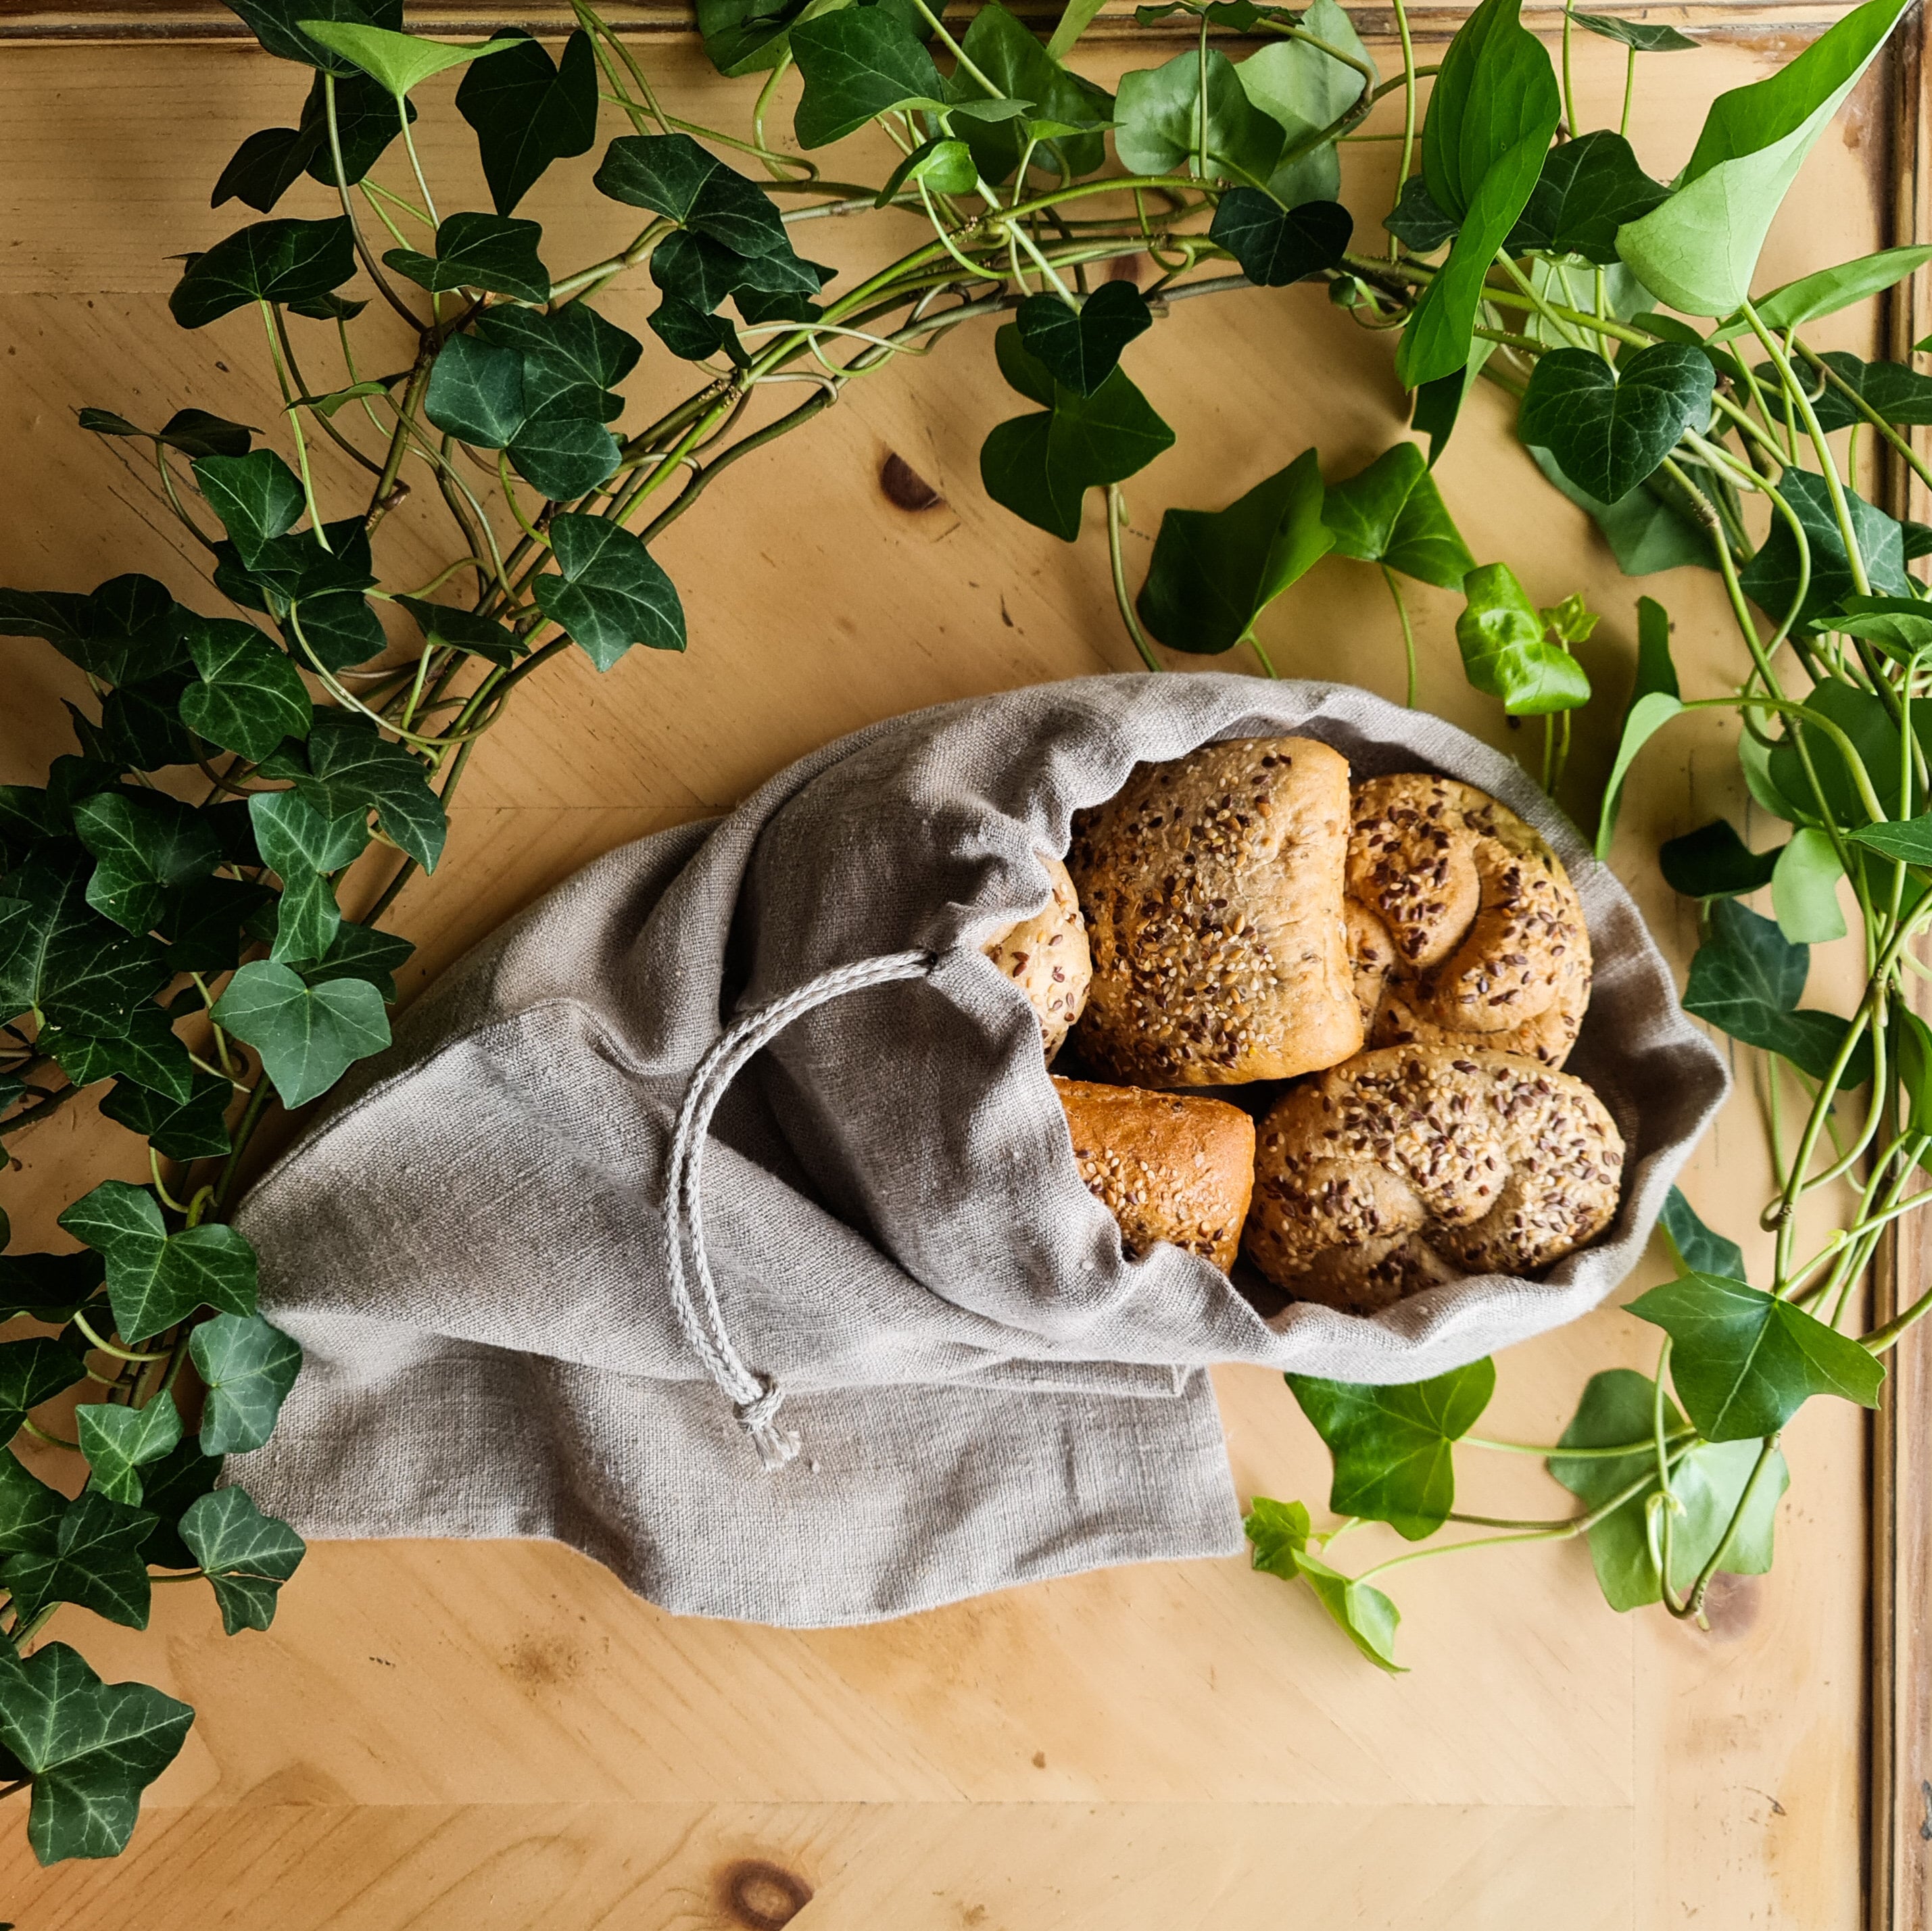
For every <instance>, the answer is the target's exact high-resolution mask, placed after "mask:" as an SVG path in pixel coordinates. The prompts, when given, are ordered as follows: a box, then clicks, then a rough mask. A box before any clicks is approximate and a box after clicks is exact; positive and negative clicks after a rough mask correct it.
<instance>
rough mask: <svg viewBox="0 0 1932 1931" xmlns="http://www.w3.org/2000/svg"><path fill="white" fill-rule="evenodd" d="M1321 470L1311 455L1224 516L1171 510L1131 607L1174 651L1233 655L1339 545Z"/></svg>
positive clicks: (1215, 512)
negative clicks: (1327, 518)
mask: <svg viewBox="0 0 1932 1931" xmlns="http://www.w3.org/2000/svg"><path fill="white" fill-rule="evenodd" d="M1334 540H1335V539H1334V535H1333V533H1332V532H1331V531H1330V530H1329V529H1327V528H1326V526H1325V525H1324V523H1323V522H1322V472H1321V470H1320V469H1319V467H1318V466H1317V459H1316V453H1315V451H1313V449H1305V450H1304V451H1302V453H1301V454H1300V455H1299V456H1298V457H1296V458H1295V460H1294V461H1293V462H1292V463H1289V466H1287V468H1286V469H1280V470H1277V472H1275V474H1274V475H1272V476H1270V477H1268V478H1266V479H1265V481H1262V482H1259V483H1257V484H1256V485H1255V487H1253V489H1252V490H1249V491H1248V493H1247V495H1245V496H1242V497H1241V498H1239V499H1238V500H1236V501H1235V502H1232V503H1230V504H1229V505H1228V507H1227V508H1226V509H1224V510H1186V509H1172V510H1169V511H1168V512H1167V514H1166V515H1165V516H1163V517H1162V518H1161V523H1160V535H1159V536H1158V537H1157V538H1155V540H1154V560H1153V562H1151V564H1150V565H1149V566H1148V575H1147V581H1146V582H1145V583H1144V584H1143V585H1142V586H1141V592H1140V595H1139V598H1138V599H1137V600H1136V605H1135V607H1136V609H1137V610H1139V613H1140V616H1141V621H1142V622H1143V623H1145V625H1147V627H1148V629H1149V631H1151V632H1152V633H1153V634H1154V636H1155V637H1158V638H1159V639H1160V641H1161V642H1162V643H1164V644H1166V645H1167V646H1168V647H1169V649H1173V650H1185V651H1190V652H1196V653H1205V654H1209V655H1212V654H1214V653H1217V652H1221V651H1224V650H1232V649H1233V648H1234V647H1235V645H1236V644H1238V643H1240V642H1241V640H1242V639H1243V638H1244V637H1246V636H1247V634H1248V633H1249V632H1250V631H1251V630H1253V628H1254V625H1255V620H1256V618H1258V617H1259V616H1260V615H1261V613H1262V611H1263V610H1265V609H1266V608H1267V607H1268V605H1269V604H1271V603H1273V602H1274V600H1275V598H1277V597H1278V596H1280V595H1281V593H1282V592H1283V591H1284V590H1286V589H1287V588H1288V586H1289V585H1290V584H1291V583H1294V582H1295V580H1296V579H1297V578H1298V577H1301V576H1303V575H1304V574H1306V572H1307V571H1308V570H1309V569H1310V568H1312V567H1313V565H1314V564H1315V563H1316V562H1318V561H1319V559H1321V558H1322V556H1325V554H1326V553H1327V552H1328V550H1329V549H1330V548H1331V547H1332V546H1333V544H1334Z"/></svg>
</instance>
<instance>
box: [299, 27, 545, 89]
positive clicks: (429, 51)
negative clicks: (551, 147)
mask: <svg viewBox="0 0 1932 1931" xmlns="http://www.w3.org/2000/svg"><path fill="white" fill-rule="evenodd" d="M302 31H303V32H304V33H305V34H307V35H308V37H309V38H310V39H311V40H314V41H317V42H318V43H320V44H321V45H322V46H325V47H327V48H328V49H329V51H330V52H332V53H338V54H340V55H341V56H342V57H343V58H344V60H346V61H349V62H350V63H351V64H353V65H354V66H356V67H360V68H361V69H362V71H363V72H364V73H366V74H368V76H369V77H370V78H371V79H372V80H374V81H375V82H377V85H379V86H381V87H383V88H386V89H387V90H388V91H389V92H390V93H391V94H394V95H395V97H396V98H397V99H398V100H401V98H402V97H403V96H404V94H407V93H408V92H409V91H410V89H411V88H415V87H419V86H420V85H422V82H425V80H428V79H429V78H430V76H431V75H432V74H438V73H444V72H446V71H447V70H449V68H451V67H461V66H463V64H465V63H466V61H472V60H481V58H483V57H484V55H486V54H494V53H502V52H506V51H508V49H510V48H511V47H513V46H515V45H516V43H515V41H514V40H482V41H478V42H477V43H475V44H474V45H472V46H457V45H455V43H452V42H451V41H449V40H428V39H425V38H424V37H422V35H421V34H399V33H395V32H392V31H391V30H390V29H389V28H386V27H374V26H365V25H362V24H360V23H359V22H355V21H348V20H340V19H338V20H304V21H303V22H302Z"/></svg>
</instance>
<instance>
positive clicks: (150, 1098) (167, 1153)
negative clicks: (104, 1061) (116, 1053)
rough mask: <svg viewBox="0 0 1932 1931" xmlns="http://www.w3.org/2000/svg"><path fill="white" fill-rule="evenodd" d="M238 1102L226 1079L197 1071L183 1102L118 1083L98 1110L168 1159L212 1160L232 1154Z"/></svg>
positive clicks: (136, 1086) (141, 1087)
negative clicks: (232, 1120)
mask: <svg viewBox="0 0 1932 1931" xmlns="http://www.w3.org/2000/svg"><path fill="white" fill-rule="evenodd" d="M234 1098H235V1089H234V1088H233V1087H232V1086H231V1085H230V1084H229V1082H228V1081H226V1080H225V1079H219V1078H216V1076H215V1075H214V1074H212V1073H204V1072H196V1074H195V1075H194V1079H193V1084H192V1085H191V1087H190V1089H189V1091H188V1095H187V1098H186V1099H184V1100H181V1101H179V1102H176V1101H175V1100H172V1099H169V1098H168V1097H167V1096H166V1094H165V1093H156V1092H154V1090H152V1089H151V1087H145V1086H142V1085H140V1084H138V1083H137V1082H136V1081H133V1080H127V1079H123V1080H118V1081H115V1084H114V1087H113V1090H112V1091H111V1092H110V1093H109V1094H108V1095H107V1098H106V1099H104V1100H102V1102H101V1111H102V1112H103V1113H104V1114H106V1115H107V1117H108V1118H109V1119H110V1120H116V1121H118V1122H119V1123H120V1124H121V1126H124V1127H126V1128H127V1129H128V1131H129V1132H132V1133H138V1134H139V1135H140V1136H141V1137H142V1139H144V1140H146V1141H151V1143H152V1144H153V1146H154V1151H155V1152H156V1153H159V1154H160V1156H161V1157H162V1158H163V1159H168V1160H180V1161H183V1162H186V1161H189V1160H214V1159H220V1158H221V1157H222V1156H223V1155H224V1154H225V1153H228V1152H229V1150H230V1147H231V1145H232V1142H231V1141H229V1137H228V1109H229V1105H231V1104H232V1103H233V1100H234Z"/></svg>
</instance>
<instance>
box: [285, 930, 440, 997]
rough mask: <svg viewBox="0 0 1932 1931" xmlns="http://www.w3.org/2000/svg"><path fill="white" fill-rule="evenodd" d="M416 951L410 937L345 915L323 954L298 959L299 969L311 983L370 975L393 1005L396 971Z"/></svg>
mask: <svg viewBox="0 0 1932 1931" xmlns="http://www.w3.org/2000/svg"><path fill="white" fill-rule="evenodd" d="M415 951H416V947H415V946H413V945H412V944H411V943H410V941H409V940H407V939H399V938H398V937H396V935H395V934H394V933H393V932H379V931H376V930H375V929H374V928H373V927H371V926H368V925H356V924H354V923H353V922H350V921H349V920H347V919H345V920H344V922H342V924H341V925H339V926H338V927H337V928H336V932H335V937H334V938H332V940H330V941H329V946H328V948H327V949H326V951H324V952H323V953H322V955H321V956H320V958H312V959H299V960H297V961H296V970H297V971H298V972H299V973H301V974H302V977H303V978H304V979H305V980H307V981H308V983H309V984H310V985H322V984H323V983H324V982H326V981H327V980H329V979H367V980H368V982H369V983H370V984H371V985H373V986H374V988H376V990H377V992H378V993H380V994H381V995H382V998H383V1003H384V1004H385V1005H392V1004H393V1003H395V997H396V979H395V975H396V973H397V971H398V969H399V968H400V967H402V966H403V965H404V964H407V962H408V961H409V959H410V955H412V954H413V952H415Z"/></svg>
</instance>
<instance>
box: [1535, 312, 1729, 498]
mask: <svg viewBox="0 0 1932 1931" xmlns="http://www.w3.org/2000/svg"><path fill="white" fill-rule="evenodd" d="M1716 382H1717V372H1716V371H1715V370H1714V369H1713V368H1712V366H1711V358H1709V356H1708V355H1706V354H1705V353H1704V352H1703V350H1702V349H1692V348H1688V347H1686V346H1684V345H1683V344H1682V343H1676V342H1655V343H1652V344H1651V345H1650V346H1649V347H1648V348H1646V349H1638V350H1637V351H1636V352H1635V353H1634V354H1631V355H1625V356H1624V357H1622V358H1621V359H1620V360H1619V361H1618V363H1617V364H1616V367H1614V368H1613V367H1612V366H1611V364H1610V363H1608V362H1607V361H1604V358H1603V357H1602V356H1601V355H1597V354H1596V353H1595V352H1593V351H1592V350H1590V349H1553V350H1551V351H1550V352H1549V353H1548V354H1547V355H1543V356H1541V357H1540V358H1538V361H1537V364H1536V367H1535V370H1533V371H1532V373H1531V376H1530V379H1529V388H1528V390H1527V391H1526V392H1525V394H1524V395H1523V402H1522V406H1521V407H1520V409H1519V411H1518V412H1517V434H1518V435H1519V436H1521V437H1522V438H1523V441H1524V442H1528V443H1533V444H1535V445H1538V446H1539V447H1541V448H1545V449H1547V450H1548V451H1550V454H1551V455H1552V456H1553V457H1555V458H1556V461H1557V463H1559V465H1560V466H1562V470H1563V473H1564V474H1565V475H1566V476H1568V478H1570V480H1571V481H1572V482H1573V483H1574V484H1576V485H1577V487H1578V488H1579V489H1580V490H1584V491H1585V492H1586V493H1588V494H1589V495H1590V496H1594V497H1595V498H1596V499H1597V500H1598V502H1604V503H1613V502H1616V501H1617V500H1618V499H1619V498H1620V497H1622V496H1628V494H1629V493H1630V492H1631V490H1634V489H1635V488H1636V487H1637V485H1638V484H1640V483H1641V482H1643V481H1645V480H1646V478H1649V476H1651V475H1654V474H1655V472H1656V470H1657V467H1658V464H1659V463H1661V462H1662V461H1663V460H1664V458H1665V457H1667V456H1668V455H1669V454H1670V452H1671V451H1672V450H1673V449H1674V448H1676V446H1677V440H1678V438H1679V436H1682V434H1683V433H1684V432H1685V430H1687V429H1697V430H1701V429H1702V428H1703V427H1704V426H1705V424H1706V422H1707V421H1709V418H1710V413H1711V397H1712V391H1713V390H1714V389H1715V386H1716Z"/></svg>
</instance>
